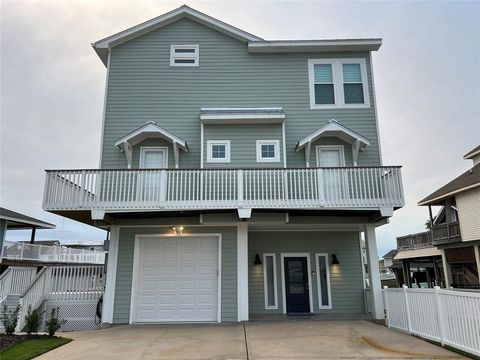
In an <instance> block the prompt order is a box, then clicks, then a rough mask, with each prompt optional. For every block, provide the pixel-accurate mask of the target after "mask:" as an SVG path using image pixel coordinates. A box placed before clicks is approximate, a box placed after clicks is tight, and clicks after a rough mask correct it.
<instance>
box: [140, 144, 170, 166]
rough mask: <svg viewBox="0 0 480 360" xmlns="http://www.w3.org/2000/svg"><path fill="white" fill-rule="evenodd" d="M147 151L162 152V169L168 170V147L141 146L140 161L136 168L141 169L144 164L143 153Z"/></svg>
mask: <svg viewBox="0 0 480 360" xmlns="http://www.w3.org/2000/svg"><path fill="white" fill-rule="evenodd" d="M149 151H163V153H164V160H163V162H164V165H163V167H164V168H168V147H167V146H142V147H140V161H139V165H138V167H139V168H140V169H143V166H144V162H145V153H147V152H149Z"/></svg>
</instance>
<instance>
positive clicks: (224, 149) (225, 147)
mask: <svg viewBox="0 0 480 360" xmlns="http://www.w3.org/2000/svg"><path fill="white" fill-rule="evenodd" d="M207 162H220V163H228V162H230V140H211V141H207Z"/></svg>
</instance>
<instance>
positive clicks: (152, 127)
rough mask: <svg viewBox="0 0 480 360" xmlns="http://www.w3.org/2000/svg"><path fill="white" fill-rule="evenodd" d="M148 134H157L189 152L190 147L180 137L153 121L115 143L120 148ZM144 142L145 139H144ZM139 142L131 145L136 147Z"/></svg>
mask: <svg viewBox="0 0 480 360" xmlns="http://www.w3.org/2000/svg"><path fill="white" fill-rule="evenodd" d="M148 133H157V134H159V135H161V136H162V137H163V138H165V139H166V140H169V141H170V142H172V143H176V144H177V145H178V147H179V148H181V149H182V150H183V151H188V145H187V143H186V142H185V141H184V140H182V139H180V138H179V137H177V136H175V135H173V134H172V133H170V132H169V131H167V130H165V129H163V128H161V127H160V126H158V125H157V124H155V123H154V122H153V121H149V122H148V123H146V124H145V125H143V126H141V127H139V128H138V129H136V130H134V131H132V132H130V133H129V134H127V135H125V136H122V137H121V138H120V139H118V140H117V141H115V146H117V147H120V148H121V146H122V144H123V143H124V142H130V140H132V139H134V138H136V137H141V135H142V134H148ZM146 137H148V136H146ZM142 140H143V139H142ZM140 141H141V140H140ZM136 143H137V142H135V141H133V142H131V145H132V146H133V145H135V144H136Z"/></svg>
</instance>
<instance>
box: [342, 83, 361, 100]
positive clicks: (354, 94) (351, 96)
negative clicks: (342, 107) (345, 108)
mask: <svg viewBox="0 0 480 360" xmlns="http://www.w3.org/2000/svg"><path fill="white" fill-rule="evenodd" d="M343 93H344V94H345V104H363V103H364V102H365V101H364V99H363V84H343Z"/></svg>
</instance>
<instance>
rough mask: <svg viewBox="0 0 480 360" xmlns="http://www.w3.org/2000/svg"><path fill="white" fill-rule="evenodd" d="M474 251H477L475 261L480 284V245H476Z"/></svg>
mask: <svg viewBox="0 0 480 360" xmlns="http://www.w3.org/2000/svg"><path fill="white" fill-rule="evenodd" d="M473 249H474V250H475V261H476V263H477V274H478V280H479V282H480V245H474V247H473Z"/></svg>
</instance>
